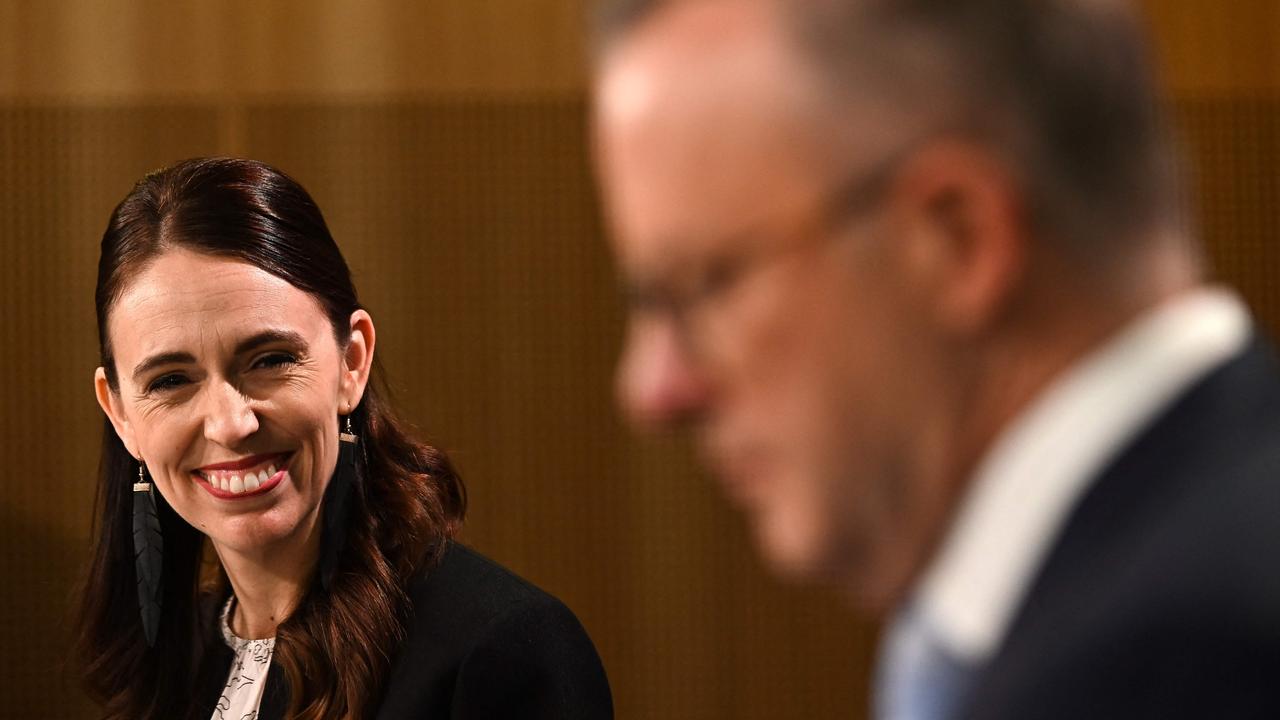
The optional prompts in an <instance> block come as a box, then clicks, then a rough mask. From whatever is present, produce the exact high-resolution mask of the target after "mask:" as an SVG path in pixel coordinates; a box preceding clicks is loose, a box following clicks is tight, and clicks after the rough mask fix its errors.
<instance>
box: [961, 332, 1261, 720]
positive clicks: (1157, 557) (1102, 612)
mask: <svg viewBox="0 0 1280 720" xmlns="http://www.w3.org/2000/svg"><path fill="white" fill-rule="evenodd" d="M968 700H969V701H968V703H967V712H965V713H962V715H963V716H965V717H968V718H972V719H974V720H984V719H991V718H1010V719H1012V718H1019V719H1021V718H1037V719H1039V718H1046V719H1052V718H1064V719H1066V718H1071V720H1078V719H1080V718H1162V719H1168V718H1280V369H1278V368H1277V365H1276V361H1275V359H1274V357H1273V354H1272V352H1271V349H1270V347H1269V346H1268V345H1267V344H1265V343H1263V342H1262V341H1259V340H1255V341H1254V342H1253V343H1252V344H1251V346H1250V347H1249V348H1248V350H1247V351H1246V352H1245V353H1244V354H1243V355H1241V356H1239V357H1237V358H1235V359H1233V360H1230V361H1228V362H1227V363H1226V364H1224V365H1223V366H1221V367H1219V368H1218V369H1216V370H1215V371H1213V372H1212V373H1211V374H1210V375H1209V376H1208V377H1206V378H1205V379H1204V380H1202V381H1201V382H1199V383H1198V384H1197V385H1196V386H1195V387H1193V388H1191V389H1190V390H1189V391H1188V392H1186V393H1185V394H1184V395H1183V396H1182V397H1181V398H1180V399H1179V400H1177V401H1176V403H1175V404H1174V405H1173V406H1172V407H1171V408H1170V409H1169V410H1168V411H1167V412H1165V413H1164V415H1163V416H1162V417H1160V418H1159V419H1158V420H1156V421H1155V422H1154V423H1153V424H1152V425H1150V426H1149V427H1148V428H1146V430H1145V431H1143V432H1142V434H1141V435H1140V436H1139V437H1138V438H1137V439H1135V440H1134V441H1133V442H1132V443H1131V445H1130V446H1129V447H1128V448H1127V449H1126V450H1125V451H1123V452H1122V453H1121V455H1120V456H1119V457H1118V459H1117V460H1116V461H1115V462H1114V463H1112V464H1111V466H1110V467H1109V468H1108V469H1107V470H1105V471H1104V472H1103V474H1102V475H1101V476H1100V477H1099V479H1098V480H1097V482H1096V483H1095V484H1094V485H1093V486H1092V487H1091V489H1090V490H1089V491H1088V492H1087V493H1086V494H1085V496H1084V498H1083V499H1082V500H1081V501H1080V502H1079V504H1078V505H1077V506H1076V507H1075V509H1074V510H1073V512H1072V513H1071V514H1070V516H1069V518H1068V520H1067V522H1066V524H1065V526H1064V530H1063V531H1062V534H1061V535H1060V537H1059V539H1058V540H1057V542H1056V544H1055V546H1054V547H1053V548H1052V549H1051V550H1050V552H1049V554H1048V556H1047V559H1046V562H1045V564H1044V566H1043V568H1042V570H1041V571H1040V573H1039V575H1038V577H1037V578H1036V580H1035V581H1034V582H1033V584H1032V586H1031V589H1030V591H1029V594H1028V596H1027V599H1026V600H1025V602H1024V604H1023V606H1022V607H1021V609H1020V610H1019V612H1018V614H1017V615H1016V616H1015V619H1014V621H1013V624H1012V625H1011V628H1010V631H1009V634H1008V636H1007V639H1006V640H1005V642H1004V644H1003V646H1002V647H1001V648H1000V649H999V650H998V652H997V654H996V655H995V657H994V659H993V660H992V661H991V662H990V663H989V664H988V666H987V667H986V668H985V670H984V671H983V672H982V673H981V675H980V677H979V678H978V679H977V684H976V685H975V686H974V690H973V692H972V694H971V695H970V696H969V699H968Z"/></svg>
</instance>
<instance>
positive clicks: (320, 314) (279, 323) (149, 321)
mask: <svg viewBox="0 0 1280 720" xmlns="http://www.w3.org/2000/svg"><path fill="white" fill-rule="evenodd" d="M327 328H328V318H327V317H326V316H325V313H324V310H323V308H322V307H321V306H320V304H319V303H318V302H317V301H316V300H315V298H313V297H311V296H310V295H309V294H307V293H306V292H303V291H302V290H299V289H298V288H296V287H294V286H293V285H290V284H289V283H288V281H286V280H284V279H282V278H279V277H277V276H275V275H272V274H271V273H269V272H266V271H265V270H262V269H261V268H258V267H256V266H254V265H251V264H249V263H247V262H244V261H241V260H237V259H233V258H225V257H218V256H212V255H207V254H201V253H194V252H190V251H186V250H171V251H168V252H166V253H164V254H163V255H161V256H159V257H157V258H156V259H155V260H153V261H152V262H151V263H149V264H148V266H147V267H145V268H144V269H143V270H142V271H141V272H139V273H138V274H137V276H136V277H134V278H133V279H132V280H130V281H129V283H128V284H127V285H126V286H125V288H124V291H123V292H122V293H121V295H120V297H119V299H118V300H117V302H116V303H115V305H114V307H113V308H112V310H111V312H110V314H109V316H108V329H109V331H110V335H111V337H112V340H113V345H114V346H115V350H116V355H117V357H118V358H120V359H121V360H123V359H124V358H123V357H122V356H123V355H124V354H125V353H126V352H128V350H129V349H132V350H133V351H134V352H135V353H145V352H147V351H151V350H155V349H157V348H158V347H160V346H166V345H172V344H174V343H181V344H185V345H191V344H197V345H208V344H210V343H218V344H222V343H226V344H230V345H234V344H235V343H236V342H237V341H238V339H240V338H241V336H247V335H253V334H256V333H258V332H261V331H262V330H264V329H289V330H292V331H293V332H296V333H298V334H300V335H302V336H303V337H312V336H313V335H314V334H315V332H316V331H317V330H325V329H327ZM194 349H198V348H189V350H194Z"/></svg>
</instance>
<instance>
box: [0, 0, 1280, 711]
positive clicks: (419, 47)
mask: <svg viewBox="0 0 1280 720" xmlns="http://www.w3.org/2000/svg"><path fill="white" fill-rule="evenodd" d="M1146 4H1147V6H1148V10H1149V13H1150V16H1151V18H1152V26H1153V28H1154V31H1155V35H1156V38H1157V41H1158V45H1159V47H1160V50H1161V65H1162V67H1163V69H1164V72H1165V87H1166V88H1167V89H1168V92H1169V95H1170V97H1171V99H1172V100H1173V102H1174V105H1175V108H1176V110H1177V118H1178V120H1179V122H1180V124H1181V128H1182V135H1183V137H1184V141H1185V145H1186V147H1187V149H1188V151H1189V152H1188V155H1189V157H1190V159H1191V165H1192V169H1193V172H1192V178H1193V180H1194V182H1193V185H1192V187H1193V196H1194V199H1195V202H1196V203H1197V205H1198V207H1199V208H1200V214H1199V218H1200V223H1201V228H1202V235H1203V237H1204V238H1205V239H1206V241H1207V243H1208V245H1209V249H1210V254H1211V256H1212V258H1213V261H1214V265H1215V267H1216V270H1217V274H1218V275H1220V276H1221V277H1222V278H1224V279H1226V280H1229V281H1231V282H1233V283H1235V284H1237V285H1238V286H1239V287H1240V288H1241V289H1242V290H1243V291H1244V293H1245V295H1246V297H1247V298H1248V299H1249V300H1250V301H1251V302H1252V304H1253V306H1254V308H1255V309H1256V312H1257V313H1258V316H1259V318H1260V320H1261V321H1262V323H1263V324H1264V325H1265V326H1266V327H1268V328H1270V329H1271V330H1272V331H1273V332H1277V331H1280V248H1278V247H1277V240H1278V239H1280V238H1278V235H1280V44H1277V43H1276V42H1275V38H1276V37H1277V36H1278V35H1280V3H1276V2H1275V1H1274V0H1231V2H1220V1H1219V0H1179V2H1176V3H1174V2H1159V1H1158V0H1150V1H1149V2H1148V3H1146ZM582 15H583V7H582V0H430V1H423V2H407V1H406V2H394V1H393V0H378V1H377V2H360V3H352V2H340V1H339V0H287V1H279V2H271V3H259V2H253V1H252V0H221V1H219V2H208V3H200V2H178V3H174V2H172V1H161V0H146V1H137V2H129V3H126V2H97V1H96V0H78V1H71V0H66V1H63V0H54V1H52V2H43V1H38V0H30V1H29V2H22V1H17V0H0V327H2V328H3V335H2V336H0V438H2V440H0V468H3V471H4V473H5V475H6V480H5V482H4V491H3V493H0V717H4V718H80V717H91V716H92V714H91V710H90V707H89V705H88V704H87V703H86V701H85V700H84V699H83V697H82V696H81V695H80V693H79V692H78V690H77V689H76V686H75V682H74V680H72V679H70V678H69V677H68V676H67V673H66V672H65V671H64V661H65V658H66V646H67V622H66V618H67V616H68V604H69V599H70V598H71V596H72V593H73V586H74V581H75V578H76V576H77V573H78V571H79V568H80V564H81V563H82V562H83V559H84V558H85V556H86V552H87V543H88V529H89V523H90V507H91V501H92V485H93V481H94V473H95V466H96V460H97V451H98V442H99V438H100V433H101V417H100V413H99V411H98V408H97V406H96V404H95V403H94V400H93V396H92V390H91V376H92V372H93V369H94V367H95V366H96V364H97V351H96V340H95V337H96V336H95V329H94V318H93V296H92V293H93V284H94V273H95V268H96V263H97V243H98V241H99V239H100V237H101V233H102V230H103V228H104V227H105V225H106V220H107V216H108V214H109V212H110V210H111V208H112V207H113V206H114V204H115V203H116V202H117V201H118V200H119V199H120V198H121V197H122V196H123V195H124V193H125V192H126V191H127V190H128V189H129V188H130V186H131V185H132V183H133V182H134V181H135V180H136V179H137V178H138V177H140V176H141V175H142V174H143V173H145V172H146V171H148V170H151V169H154V168H157V167H160V166H162V165H165V164H168V163H171V162H173V161H175V160H178V159H182V158H186V157H190V156H195V155H208V154H234V155H244V156H249V157H253V158H257V159H261V160H265V161H267V162H269V163H272V164H275V165H277V166H279V167H280V168H282V169H284V170H285V171H286V172H288V173H290V174H292V175H294V176H295V177H297V178H298V179H299V180H300V181H301V182H302V183H303V184H304V185H306V186H307V188H308V189H310V190H311V192H312V193H313V194H314V195H315V197H316V199H317V201H318V202H319V204H320V206H321V208H322V209H323V210H324V212H325V215H326V216H327V218H328V220H329V223H330V225H331V228H332V230H333V232H334V235H335V237H336V238H337V240H338V243H339V245H340V246H341V247H342V248H343V250H344V252H345V253H346V255H347V257H348V260H349V261H350V263H351V265H352V267H353V269H354V271H355V273H356V281H357V285H358V287H359V289H360V292H361V296H362V299H363V301H364V303H365V304H366V305H367V306H368V307H369V308H370V310H371V311H372V313H373V315H374V318H375V319H376V321H377V323H378V330H379V333H378V354H379V356H380V357H381V359H382V361H383V363H384V364H385V366H386V367H387V369H388V370H389V371H390V374H391V378H392V382H393V386H394V388H395V390H396V391H397V395H398V399H399V402H400V406H401V408H402V409H403V411H404V413H405V414H406V415H407V416H408V417H409V418H410V419H412V420H413V421H414V422H415V423H416V424H417V425H418V426H419V427H420V428H421V429H422V432H423V433H424V435H425V436H426V437H427V438H428V439H430V440H431V441H433V442H434V443H436V444H438V445H440V446H441V447H443V448H445V449H446V450H448V451H449V452H451V453H452V454H453V456H454V459H455V460H456V461H457V462H458V464H459V465H460V467H461V469H462V471H463V474H464V476H465V478H466V479H467V482H468V484H469V487H470V490H471V512H470V519H469V523H468V528H467V530H466V533H465V538H466V540H467V541H468V542H470V543H472V544H473V545H475V546H476V547H478V548H480V549H481V550H483V551H485V552H487V553H489V554H491V555H492V556H494V557H495V558H497V559H499V560H501V561H502V562H504V563H506V564H508V565H509V566H511V567H513V568H514V569H516V570H517V571H518V572H520V573H522V574H523V575H525V576H526V577H528V578H530V579H532V580H534V581H535V582H537V583H538V584H540V585H542V586H544V587H546V588H548V589H549V590H551V591H552V592H554V593H556V594H558V595H559V596H560V597H562V598H563V599H564V600H565V601H566V602H567V603H568V604H569V605H570V606H571V607H573V608H574V609H575V610H576V611H577V613H578V615H579V617H580V618H581V619H582V621H583V623H584V624H585V625H586V626H587V628H588V630H589V631H590V632H591V635H592V636H593V638H594V639H595V641H596V643H597V645H598V647H599V649H600V652H601V654H602V656H603V658H604V661H605V664H606V666H607V668H608V670H609V674H610V678H611V681H612V684H613V689H614V696H615V701H616V704H617V709H618V715H619V717H622V718H659V717H672V718H778V717H796V718H850V717H854V718H856V717H860V716H861V715H862V713H863V705H864V697H865V692H866V679H865V674H866V668H867V667H868V663H869V661H870V657H871V646H872V641H873V638H874V626H873V625H872V624H871V623H870V622H868V621H866V620H862V619H859V618H857V617H855V616H853V615H852V614H851V613H849V612H848V611H847V609H846V608H845V607H844V605H843V603H842V601H841V600H840V598H839V597H838V596H836V595H834V594H832V593H829V592H825V591H820V590H814V589H796V588H789V587H783V586H780V585H778V584H776V583H775V582H773V581H772V580H770V579H769V577H768V576H767V575H766V574H765V573H764V572H763V571H762V568H761V567H760V565H759V564H758V563H757V562H756V560H755V559H754V554H753V552H752V549H751V545H750V542H749V538H748V535H747V533H746V532H745V528H744V527H743V525H742V523H741V522H740V520H739V519H738V517H737V516H736V515H735V514H734V513H733V512H732V511H730V510H729V509H728V508H727V506H726V505H725V503H723V502H722V501H721V500H720V498H719V497H718V495H717V493H716V491H715V489H714V487H712V485H711V484H710V483H709V482H707V481H706V479H705V478H703V477H702V476H701V475H700V474H699V473H698V472H697V471H696V469H694V467H693V465H692V463H691V462H690V458H689V453H688V452H687V449H686V448H685V447H684V445H683V444H681V443H680V442H678V441H675V440H669V439H656V440H647V441H637V440H634V439H632V438H631V437H629V435H628V433H627V432H626V430H625V428H623V427H622V426H621V424H620V422H619V421H618V419H617V418H616V416H615V413H614V410H613V405H612V385H611V383H612V378H611V374H612V363H613V360H614V357H615V354H616V352H617V347H618V341H619V338H620V335H621V319H622V317H621V312H620V306H619V303H618V300H617V296H616V292H615V288H614V279H613V274H612V270H611V268H610V264H609V257H608V253H607V249H606V246H605V243H604V240H603V238H602V226H601V222H600V219H599V217H598V208H597V204H596V199H595V195H594V191H593V188H592V179H591V171H590V167H589V155H588V150H587V138H586V125H585V119H584V113H585V111H586V108H587V103H588V102H589V100H588V97H587V89H586V88H587V83H586V79H585V78H586V74H587V71H586V68H585V61H584V59H583V55H584V53H583V47H584V45H585V37H584V35H583V32H582V27H583V23H582V21H581V17H582Z"/></svg>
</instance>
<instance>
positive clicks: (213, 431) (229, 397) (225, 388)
mask: <svg viewBox="0 0 1280 720" xmlns="http://www.w3.org/2000/svg"><path fill="white" fill-rule="evenodd" d="M207 395H208V399H207V401H206V403H205V408H206V410H205V416H204V435H205V437H206V438H207V439H209V440H211V441H213V442H215V443H217V444H219V445H222V446H224V447H234V446H235V445H237V444H238V443H239V442H240V441H242V440H244V439H245V438H247V437H249V436H250V435H252V434H254V433H255V432H257V431H258V416H257V414H256V413H254V411H253V407H252V405H251V404H250V401H249V398H247V397H245V396H244V394H243V393H241V392H240V391H239V390H238V389H237V388H235V387H234V386H233V385H231V384H230V383H226V382H221V383H216V384H214V385H211V386H210V387H209V389H208V391H207Z"/></svg>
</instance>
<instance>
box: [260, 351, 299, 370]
mask: <svg viewBox="0 0 1280 720" xmlns="http://www.w3.org/2000/svg"><path fill="white" fill-rule="evenodd" d="M296 362H298V359H297V358H295V357H294V356H292V355H290V354H289V353H284V352H278V353H271V354H269V355H263V356H262V357H260V358H258V359H257V360H256V361H254V363H253V367H255V368H278V367H284V366H285V365H292V364H294V363H296Z"/></svg>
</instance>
